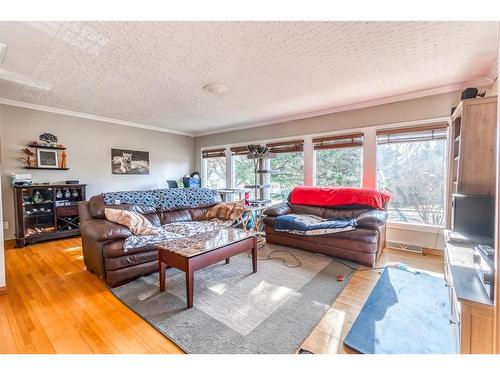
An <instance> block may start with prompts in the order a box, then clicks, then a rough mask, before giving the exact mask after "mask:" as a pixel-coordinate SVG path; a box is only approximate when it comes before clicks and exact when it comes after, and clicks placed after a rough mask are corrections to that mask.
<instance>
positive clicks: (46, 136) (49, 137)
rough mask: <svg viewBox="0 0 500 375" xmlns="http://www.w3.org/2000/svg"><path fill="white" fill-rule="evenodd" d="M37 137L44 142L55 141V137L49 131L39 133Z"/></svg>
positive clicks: (51, 142)
mask: <svg viewBox="0 0 500 375" xmlns="http://www.w3.org/2000/svg"><path fill="white" fill-rule="evenodd" d="M38 139H39V140H41V141H42V142H46V143H50V144H53V143H57V137H56V136H55V135H54V134H50V133H43V134H40V136H39V137H38Z"/></svg>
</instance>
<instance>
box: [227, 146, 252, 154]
mask: <svg viewBox="0 0 500 375" xmlns="http://www.w3.org/2000/svg"><path fill="white" fill-rule="evenodd" d="M230 150H231V155H248V154H249V153H250V152H249V151H248V148H247V146H241V147H231V148H230Z"/></svg>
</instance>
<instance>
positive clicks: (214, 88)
mask: <svg viewBox="0 0 500 375" xmlns="http://www.w3.org/2000/svg"><path fill="white" fill-rule="evenodd" d="M203 90H205V91H208V92H210V93H212V94H222V93H223V92H226V91H227V87H226V86H224V85H221V84H220V83H209V84H207V85H205V86H203Z"/></svg>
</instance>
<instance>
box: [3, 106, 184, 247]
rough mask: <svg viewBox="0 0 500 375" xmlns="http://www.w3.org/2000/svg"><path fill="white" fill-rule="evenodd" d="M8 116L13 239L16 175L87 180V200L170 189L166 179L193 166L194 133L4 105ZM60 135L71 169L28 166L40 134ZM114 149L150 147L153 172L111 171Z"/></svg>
mask: <svg viewBox="0 0 500 375" xmlns="http://www.w3.org/2000/svg"><path fill="white" fill-rule="evenodd" d="M0 116H2V119H3V137H2V150H1V153H2V155H1V156H2V159H3V163H2V195H3V215H4V219H3V220H5V221H8V222H9V225H10V229H9V230H7V231H5V237H6V238H7V239H11V238H14V225H15V223H14V201H13V190H12V188H11V187H10V186H9V178H10V175H11V173H27V172H28V173H31V174H32V175H33V179H34V181H36V182H61V181H66V180H70V179H71V180H72V179H75V180H80V182H81V183H85V184H88V186H87V198H89V197H90V196H92V195H95V194H99V193H102V192H107V191H119V190H135V189H137V190H142V189H153V188H165V187H166V186H167V184H166V180H178V179H179V178H181V177H182V176H183V175H185V174H187V173H191V172H192V171H193V168H194V143H193V142H194V141H193V138H192V137H187V136H181V135H173V134H167V133H162V132H157V131H152V130H146V129H139V128H133V127H129V126H122V125H115V124H110V123H104V122H99V121H94V120H88V119H83V118H78V117H72V116H66V115H59V114H54V113H48V112H42V111H36V110H31V109H24V108H18V107H12V106H6V105H0ZM44 132H49V133H53V134H55V135H57V136H58V137H59V141H60V142H61V143H63V144H64V145H65V146H66V147H67V154H68V166H69V168H70V169H69V170H68V171H57V170H56V171H50V170H48V171H41V170H27V169H24V168H23V162H22V161H20V160H19V159H18V158H19V157H20V156H22V153H21V150H22V148H23V147H25V145H26V144H27V143H28V142H30V141H33V140H36V139H37V138H38V136H39V135H40V134H41V133H44ZM111 148H122V149H131V150H139V151H149V158H150V164H151V171H150V174H149V175H136V176H134V175H113V174H111Z"/></svg>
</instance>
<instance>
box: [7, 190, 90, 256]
mask: <svg viewBox="0 0 500 375" xmlns="http://www.w3.org/2000/svg"><path fill="white" fill-rule="evenodd" d="M85 186H86V185H81V184H71V185H32V186H16V187H14V202H15V210H16V245H17V247H24V246H26V244H29V243H34V242H38V241H45V240H50V239H56V238H64V237H70V236H76V235H79V234H80V226H79V224H80V223H79V218H78V207H77V204H78V202H80V201H84V200H85V199H86V198H85Z"/></svg>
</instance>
